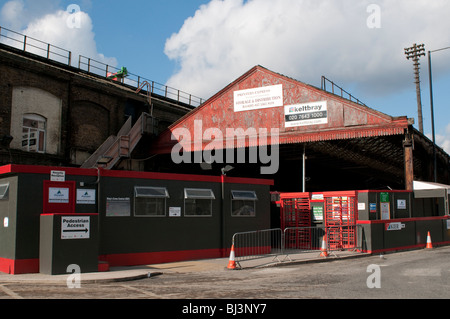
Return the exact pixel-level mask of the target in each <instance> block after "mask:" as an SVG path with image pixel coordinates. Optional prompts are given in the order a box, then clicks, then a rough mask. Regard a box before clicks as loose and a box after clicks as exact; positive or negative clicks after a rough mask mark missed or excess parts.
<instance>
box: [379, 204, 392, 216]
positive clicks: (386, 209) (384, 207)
mask: <svg viewBox="0 0 450 319" xmlns="http://www.w3.org/2000/svg"><path fill="white" fill-rule="evenodd" d="M380 211H381V219H382V220H386V219H391V212H390V206H389V203H380Z"/></svg>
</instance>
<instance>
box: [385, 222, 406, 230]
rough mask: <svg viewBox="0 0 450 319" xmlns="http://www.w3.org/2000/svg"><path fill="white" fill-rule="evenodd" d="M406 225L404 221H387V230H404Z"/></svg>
mask: <svg viewBox="0 0 450 319" xmlns="http://www.w3.org/2000/svg"><path fill="white" fill-rule="evenodd" d="M405 227H406V225H405V224H402V223H387V224H386V230H402V229H403V228H405Z"/></svg>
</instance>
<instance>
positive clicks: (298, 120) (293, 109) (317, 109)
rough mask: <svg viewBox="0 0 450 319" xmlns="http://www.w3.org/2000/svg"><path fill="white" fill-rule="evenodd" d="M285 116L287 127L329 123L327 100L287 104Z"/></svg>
mask: <svg viewBox="0 0 450 319" xmlns="http://www.w3.org/2000/svg"><path fill="white" fill-rule="evenodd" d="M284 116H285V121H284V123H285V125H284V126H285V127H296V126H306V125H318V124H327V123H328V106H327V101H320V102H311V103H304V104H295V105H286V106H285V107H284Z"/></svg>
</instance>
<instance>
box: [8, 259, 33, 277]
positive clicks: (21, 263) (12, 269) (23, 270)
mask: <svg viewBox="0 0 450 319" xmlns="http://www.w3.org/2000/svg"><path fill="white" fill-rule="evenodd" d="M0 272H3V273H7V274H10V275H20V274H33V273H38V272H39V259H37V258H34V259H16V260H15V259H8V258H1V257H0Z"/></svg>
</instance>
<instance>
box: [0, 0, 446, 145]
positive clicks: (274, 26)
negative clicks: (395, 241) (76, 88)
mask: <svg viewBox="0 0 450 319" xmlns="http://www.w3.org/2000/svg"><path fill="white" fill-rule="evenodd" d="M371 4H375V5H376V6H375V9H378V11H377V10H375V9H374V7H370V5H371ZM69 5H76V6H77V7H78V8H79V9H80V13H77V14H80V19H81V20H80V21H81V24H80V26H79V27H77V28H72V29H68V28H67V25H66V20H67V18H68V16H70V14H74V12H68V10H67V9H68V6H69ZM448 12H450V1H447V0H433V1H425V0H367V1H366V0H360V1H356V0H251V1H244V0H165V1H153V0H147V1H143V0H134V1H129V2H124V1H118V0H95V1H94V0H79V1H75V0H10V1H5V0H2V1H0V26H2V27H6V28H10V29H12V30H15V31H18V32H21V33H25V34H27V35H29V36H33V37H35V38H38V39H42V40H43V41H45V42H50V43H52V44H55V45H59V46H62V47H64V48H67V49H68V50H71V51H73V52H74V54H83V55H86V56H89V57H92V58H94V59H98V60H101V61H104V62H105V63H108V64H113V65H115V66H117V67H121V66H126V67H127V69H128V70H129V71H130V72H132V73H134V74H138V75H141V76H143V77H145V78H148V79H151V80H154V81H156V82H159V83H162V84H168V85H169V86H172V87H175V88H178V89H181V90H183V91H186V92H189V93H191V94H194V95H196V96H199V97H202V98H205V99H206V98H208V97H209V96H211V95H212V94H214V93H215V92H217V91H219V90H220V89H222V88H223V87H225V86H226V85H227V84H229V83H230V82H232V81H233V80H235V79H236V78H237V77H239V76H240V75H242V74H243V73H245V72H246V71H247V70H249V69H250V68H251V67H253V66H255V65H258V64H259V65H262V66H264V67H266V68H268V69H270V70H272V71H275V72H278V73H281V74H284V75H286V76H289V77H292V78H294V79H297V80H299V81H302V82H305V83H308V84H312V85H315V86H319V87H320V79H321V76H322V75H325V76H326V77H328V78H329V79H330V80H332V81H334V82H335V83H337V84H338V85H340V86H342V87H343V88H344V89H346V90H347V91H349V92H350V93H352V94H353V95H354V96H356V97H357V98H359V99H360V100H362V101H363V102H364V103H366V104H367V105H368V106H369V107H372V108H374V109H376V110H378V111H381V112H383V113H386V114H389V115H392V116H403V115H405V116H408V117H410V118H414V119H415V121H416V125H415V126H416V127H418V121H417V103H416V92H415V84H414V75H413V66H412V62H411V61H408V60H407V59H406V57H405V55H404V52H403V49H404V48H405V47H408V46H411V45H412V44H413V43H418V44H420V43H424V44H425V48H426V50H436V49H440V48H443V47H449V46H450V36H449V34H448V30H450V21H449V19H448V17H447V15H448ZM432 59H433V60H432V61H433V90H434V107H435V127H436V135H437V143H438V145H440V146H441V147H443V148H444V149H445V150H446V151H447V152H450V105H449V104H450V103H449V102H448V101H449V100H450V62H449V61H450V50H444V51H440V52H435V53H433V54H432ZM421 89H422V107H423V121H424V132H425V134H426V135H427V136H429V137H431V118H430V95H429V86H428V63H427V57H422V58H421Z"/></svg>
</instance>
